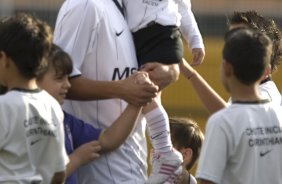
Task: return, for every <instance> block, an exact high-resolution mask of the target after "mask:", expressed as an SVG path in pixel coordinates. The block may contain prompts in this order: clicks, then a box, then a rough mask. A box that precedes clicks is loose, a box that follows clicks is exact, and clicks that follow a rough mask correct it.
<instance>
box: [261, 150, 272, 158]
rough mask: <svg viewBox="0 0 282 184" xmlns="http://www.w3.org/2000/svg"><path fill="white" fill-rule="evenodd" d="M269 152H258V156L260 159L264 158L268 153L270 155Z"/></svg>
mask: <svg viewBox="0 0 282 184" xmlns="http://www.w3.org/2000/svg"><path fill="white" fill-rule="evenodd" d="M270 152H271V150H267V151H265V152H260V153H259V156H260V157H264V156H265V155H266V154H268V153H270Z"/></svg>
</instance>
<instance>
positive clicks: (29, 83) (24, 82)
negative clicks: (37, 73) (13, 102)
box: [8, 78, 38, 90]
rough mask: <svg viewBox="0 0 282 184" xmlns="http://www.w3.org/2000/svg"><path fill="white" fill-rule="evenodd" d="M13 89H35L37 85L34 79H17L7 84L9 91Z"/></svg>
mask: <svg viewBox="0 0 282 184" xmlns="http://www.w3.org/2000/svg"><path fill="white" fill-rule="evenodd" d="M13 88H20V89H29V90H30V89H37V88H38V85H37V83H36V79H25V78H17V79H14V80H12V81H10V82H9V84H8V89H9V90H11V89H13Z"/></svg>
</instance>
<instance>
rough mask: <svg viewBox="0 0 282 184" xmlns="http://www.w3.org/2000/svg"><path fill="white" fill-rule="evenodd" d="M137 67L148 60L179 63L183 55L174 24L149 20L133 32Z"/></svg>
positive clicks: (177, 30)
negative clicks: (141, 27)
mask: <svg viewBox="0 0 282 184" xmlns="http://www.w3.org/2000/svg"><path fill="white" fill-rule="evenodd" d="M133 38H134V42H135V48H136V54H137V59H138V65H139V67H140V66H142V65H144V64H146V63H148V62H160V63H163V64H174V63H179V62H180V61H181V59H182V57H183V43H182V39H181V33H180V30H179V28H178V27H176V26H162V25H160V24H158V23H155V22H151V23H149V24H148V26H147V27H146V28H143V29H140V30H138V31H136V32H135V33H133Z"/></svg>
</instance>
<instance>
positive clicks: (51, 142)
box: [0, 90, 68, 184]
mask: <svg viewBox="0 0 282 184" xmlns="http://www.w3.org/2000/svg"><path fill="white" fill-rule="evenodd" d="M0 117H1V119H0V173H1V174H0V183H5V184H6V183H7V184H8V183H9V184H12V183H17V184H19V183H32V182H34V183H36V182H35V181H38V182H39V181H42V182H41V183H40V184H50V182H51V179H52V177H53V175H54V173H55V172H60V171H64V170H65V166H66V164H67V162H68V156H67V154H66V151H65V147H64V131H63V112H62V109H61V106H60V105H59V104H58V102H57V101H56V100H55V99H54V98H53V97H51V96H50V95H49V94H48V93H47V92H45V91H38V90H34V91H18V90H12V91H10V92H7V93H6V94H5V95H2V96H0Z"/></svg>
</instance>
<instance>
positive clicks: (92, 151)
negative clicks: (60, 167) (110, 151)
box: [71, 141, 101, 165]
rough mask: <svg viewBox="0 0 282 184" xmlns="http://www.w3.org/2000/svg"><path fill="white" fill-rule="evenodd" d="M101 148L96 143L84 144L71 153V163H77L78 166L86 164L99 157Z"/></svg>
mask: <svg viewBox="0 0 282 184" xmlns="http://www.w3.org/2000/svg"><path fill="white" fill-rule="evenodd" d="M100 150H101V146H100V144H99V142H98V141H91V142H88V143H85V144H83V145H81V146H80V147H78V148H77V149H75V150H74V152H73V153H72V157H71V159H72V161H76V162H78V164H79V165H84V164H87V163H89V162H91V161H93V160H95V159H97V158H99V157H100V154H99V151H100Z"/></svg>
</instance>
